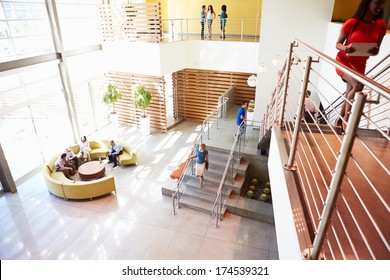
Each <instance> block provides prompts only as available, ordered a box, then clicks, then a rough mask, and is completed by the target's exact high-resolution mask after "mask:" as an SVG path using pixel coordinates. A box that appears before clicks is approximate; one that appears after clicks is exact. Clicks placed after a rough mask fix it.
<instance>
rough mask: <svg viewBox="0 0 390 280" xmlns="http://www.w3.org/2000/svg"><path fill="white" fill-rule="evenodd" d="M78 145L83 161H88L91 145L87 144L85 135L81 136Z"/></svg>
mask: <svg viewBox="0 0 390 280" xmlns="http://www.w3.org/2000/svg"><path fill="white" fill-rule="evenodd" d="M79 145H80V155H81V156H82V157H83V159H84V161H90V160H91V156H90V152H91V146H90V145H89V142H88V140H87V137H85V136H83V137H81V143H80V144H79Z"/></svg>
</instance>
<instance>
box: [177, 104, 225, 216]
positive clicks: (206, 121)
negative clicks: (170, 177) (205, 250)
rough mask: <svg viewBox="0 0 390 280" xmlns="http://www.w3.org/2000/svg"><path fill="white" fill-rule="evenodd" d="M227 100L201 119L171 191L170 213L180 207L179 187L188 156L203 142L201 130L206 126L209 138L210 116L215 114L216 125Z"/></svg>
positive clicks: (223, 113) (222, 114) (186, 167)
mask: <svg viewBox="0 0 390 280" xmlns="http://www.w3.org/2000/svg"><path fill="white" fill-rule="evenodd" d="M228 101H229V98H228V97H224V98H222V102H221V103H220V104H219V105H218V106H217V107H216V109H215V110H214V111H212V112H210V113H209V114H208V115H207V117H206V118H205V119H204V120H203V122H202V124H201V126H200V130H199V132H198V134H197V136H196V137H195V140H194V142H193V144H192V145H191V147H190V149H189V151H190V153H189V155H188V156H187V160H186V163H185V165H184V167H183V171H182V172H181V174H180V177H179V179H178V180H177V183H176V188H175V191H174V192H172V207H173V211H172V214H173V215H176V207H178V208H180V198H181V196H180V189H181V185H182V183H183V180H184V177H185V174H186V172H187V169H188V168H189V167H190V163H192V160H191V159H190V158H189V157H190V156H193V155H194V152H195V151H196V148H197V147H198V146H199V145H200V144H201V143H202V142H203V132H204V131H205V128H206V127H207V138H208V139H209V131H210V129H209V128H210V119H211V118H212V116H213V115H216V119H217V127H218V118H219V116H221V119H222V118H225V114H226V103H227V102H228ZM191 167H192V165H191Z"/></svg>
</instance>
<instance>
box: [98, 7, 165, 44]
mask: <svg viewBox="0 0 390 280" xmlns="http://www.w3.org/2000/svg"><path fill="white" fill-rule="evenodd" d="M100 16H101V19H102V32H103V38H104V40H106V41H113V40H128V41H131V42H153V43H159V42H161V40H162V32H161V7H160V2H156V3H132V4H122V5H117V4H116V5H115V4H112V5H111V4H105V5H102V6H101V7H100Z"/></svg>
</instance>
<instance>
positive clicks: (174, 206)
mask: <svg viewBox="0 0 390 280" xmlns="http://www.w3.org/2000/svg"><path fill="white" fill-rule="evenodd" d="M175 204H176V203H175V193H172V206H173V211H172V214H173V215H176V205H175Z"/></svg>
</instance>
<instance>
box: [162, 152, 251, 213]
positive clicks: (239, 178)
mask: <svg viewBox="0 0 390 280" xmlns="http://www.w3.org/2000/svg"><path fill="white" fill-rule="evenodd" d="M207 150H208V152H209V162H210V165H209V169H208V171H206V173H205V177H204V180H203V188H201V189H200V188H199V178H197V177H196V176H195V175H190V176H188V177H187V178H186V179H185V180H184V181H183V185H182V187H181V198H180V205H181V206H184V207H188V208H191V209H196V210H199V211H202V212H206V213H210V212H211V209H212V207H213V204H214V201H215V198H216V197H217V190H218V187H219V184H220V182H221V179H222V175H223V172H224V169H225V166H226V163H227V160H228V156H229V151H228V150H223V149H219V148H214V147H210V146H208V148H207ZM239 161H240V163H239V165H238V167H237V170H236V173H235V174H233V176H234V182H231V175H230V176H228V179H227V180H226V182H225V188H224V189H223V197H224V199H225V200H228V199H229V198H230V197H231V196H232V195H238V196H239V195H240V192H241V187H242V186H243V185H244V181H245V173H246V170H247V168H248V166H249V162H248V161H246V160H245V159H244V158H241V159H239ZM172 191H173V189H172V188H170V187H163V188H162V193H163V195H166V196H170V197H171V196H172ZM225 211H226V207H225V209H223V212H222V213H223V214H224V213H225Z"/></svg>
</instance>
